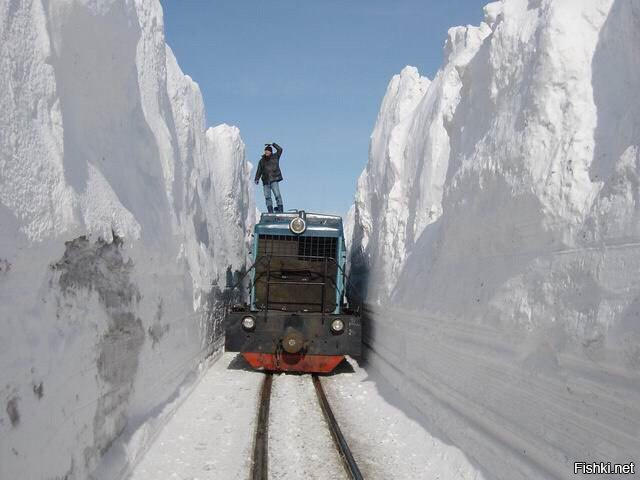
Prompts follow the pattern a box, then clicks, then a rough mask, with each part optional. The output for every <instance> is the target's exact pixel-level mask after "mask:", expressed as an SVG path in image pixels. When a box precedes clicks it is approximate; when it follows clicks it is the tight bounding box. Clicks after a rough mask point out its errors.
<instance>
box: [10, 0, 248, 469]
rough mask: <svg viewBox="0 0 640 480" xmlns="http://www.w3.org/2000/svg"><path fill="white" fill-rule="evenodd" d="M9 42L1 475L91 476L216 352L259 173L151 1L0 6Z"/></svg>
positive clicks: (63, 0) (19, 0)
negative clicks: (212, 113)
mask: <svg viewBox="0 0 640 480" xmlns="http://www.w3.org/2000/svg"><path fill="white" fill-rule="evenodd" d="M0 49H1V52H0V324H1V325H2V328H1V329H0V365H1V368H0V404H1V408H0V412H1V413H0V477H2V478H34V479H36V478H68V479H74V478H75V479H81V478H87V477H88V475H89V474H90V473H91V472H92V471H94V470H95V469H96V467H97V466H98V465H99V463H100V460H101V458H102V457H103V455H104V454H105V452H107V451H108V450H109V449H110V447H111V446H112V445H113V444H114V441H115V439H116V438H117V437H118V436H119V435H120V434H121V432H123V431H124V430H125V429H127V431H133V430H134V429H135V426H136V425H137V424H139V423H140V422H141V421H143V420H144V418H145V416H147V415H148V414H149V412H151V411H153V410H155V409H157V408H158V407H159V406H161V405H162V404H163V403H165V402H166V401H167V400H168V399H169V398H170V397H171V395H173V394H174V393H175V392H176V390H177V388H178V387H179V385H180V384H181V383H183V382H184V380H185V378H186V377H187V376H188V374H189V373H190V372H192V371H193V370H194V368H195V367H196V366H197V364H198V363H199V362H200V361H201V359H202V358H203V357H204V356H205V355H206V354H207V353H208V352H210V351H211V350H212V349H213V348H215V347H216V346H217V345H218V344H219V342H218V339H219V334H220V325H219V312H218V311H217V310H216V308H215V307H216V305H218V304H219V302H220V289H221V288H222V287H223V285H224V282H225V280H226V277H227V271H228V270H230V271H231V272H233V271H234V270H239V269H242V268H243V266H244V258H243V255H244V254H243V252H244V251H245V250H244V248H243V242H244V241H245V240H246V232H247V230H248V229H250V225H251V223H252V222H253V219H254V215H255V214H254V212H255V207H254V205H253V203H252V198H253V196H252V195H250V194H249V178H248V171H249V169H250V165H249V164H248V163H247V162H246V161H245V156H244V145H243V143H242V140H241V139H240V135H239V132H238V130H237V129H235V128H233V127H228V126H220V127H217V128H214V129H210V130H209V131H207V132H205V116H204V107H203V102H202V98H201V94H200V91H199V88H198V86H197V84H195V83H194V82H193V81H192V80H191V79H190V78H189V77H188V76H186V75H184V74H183V73H182V72H181V71H180V68H179V67H178V65H177V62H176V60H175V58H174V56H173V54H172V53H171V51H170V50H169V49H168V48H167V46H166V45H165V41H164V32H163V19H162V11H161V8H160V5H159V3H158V2H157V1H156V0H136V1H125V2H122V1H116V0H100V1H98V2H96V1H88V0H87V1H84V0H73V1H72V0H60V1H55V2H39V1H31V0H13V1H9V2H1V3H0ZM112 450H113V448H112Z"/></svg>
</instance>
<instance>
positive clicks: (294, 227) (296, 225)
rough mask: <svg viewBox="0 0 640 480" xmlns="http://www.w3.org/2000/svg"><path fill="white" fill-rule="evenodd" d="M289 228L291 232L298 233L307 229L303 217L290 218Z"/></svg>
mask: <svg viewBox="0 0 640 480" xmlns="http://www.w3.org/2000/svg"><path fill="white" fill-rule="evenodd" d="M289 229H290V230H291V231H292V232H293V233H295V234H297V235H300V234H301V233H304V231H305V230H306V229H307V222H305V221H304V218H301V217H296V218H294V219H293V220H291V223H290V224H289Z"/></svg>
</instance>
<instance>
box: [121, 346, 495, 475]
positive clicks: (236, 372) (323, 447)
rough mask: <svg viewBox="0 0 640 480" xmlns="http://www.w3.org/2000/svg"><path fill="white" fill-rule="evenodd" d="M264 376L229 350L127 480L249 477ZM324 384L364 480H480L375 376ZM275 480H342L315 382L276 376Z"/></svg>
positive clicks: (366, 373) (352, 372)
mask: <svg viewBox="0 0 640 480" xmlns="http://www.w3.org/2000/svg"><path fill="white" fill-rule="evenodd" d="M262 378H263V374H262V373H259V372H253V371H251V370H250V367H249V366H248V365H247V364H246V363H245V362H243V361H242V360H241V359H240V357H239V356H237V354H235V353H225V354H224V355H223V356H222V358H221V359H220V360H219V361H218V362H217V363H215V364H214V365H213V366H212V367H211V368H210V369H209V370H208V371H207V372H206V373H205V374H204V377H203V379H202V380H201V381H200V383H199V384H198V385H197V387H196V388H195V389H194V390H193V393H191V395H190V396H189V397H188V398H187V399H186V400H185V401H184V403H183V404H182V406H181V407H180V408H179V409H178V410H177V412H176V413H175V415H174V416H173V417H172V418H171V420H170V421H169V422H168V423H167V424H166V426H165V427H164V429H163V430H162V432H161V433H160V434H159V435H158V437H157V438H156V440H155V442H154V443H153V444H152V445H151V447H150V449H149V451H148V453H147V454H146V455H145V456H144V458H143V459H142V461H140V463H139V464H138V465H137V466H136V468H135V470H134V471H133V473H132V475H131V477H130V478H131V480H146V479H154V480H156V479H157V480H162V479H171V478H193V479H197V478H201V479H204V478H210V479H221V480H222V479H234V478H238V479H240V478H247V476H248V474H249V470H250V467H251V456H252V452H253V450H252V447H253V444H252V442H253V435H254V431H255V420H256V415H257V411H258V398H259V394H260V386H261V384H262ZM321 380H322V383H323V386H324V388H325V390H326V392H327V396H328V398H329V402H330V403H331V406H332V409H333V411H334V414H335V415H336V418H337V419H338V421H339V422H340V427H341V430H342V432H343V434H344V435H345V437H346V439H347V441H348V442H349V446H350V447H351V449H352V452H353V454H354V457H355V459H356V461H357V462H358V465H359V467H360V468H361V470H362V472H363V475H365V478H368V479H372V480H376V479H379V480H387V479H409V478H415V479H422V478H424V479H427V478H429V479H430V478H441V479H450V480H472V479H473V480H481V479H482V478H483V477H482V474H481V473H479V472H478V471H477V469H476V468H474V467H473V466H472V465H471V463H470V462H469V460H468V459H467V458H466V457H465V456H464V454H463V453H462V452H461V451H460V450H459V449H458V448H456V447H453V446H451V445H447V443H446V442H444V441H443V440H442V439H440V438H437V437H434V436H433V435H432V434H431V433H429V431H428V429H427V428H426V427H427V423H426V422H427V420H426V419H425V418H424V417H422V416H421V415H420V414H419V413H418V411H417V410H416V409H414V408H413V407H412V406H411V405H410V404H409V403H408V402H406V401H405V400H403V399H402V397H401V396H400V395H399V394H398V392H397V391H396V390H394V389H393V388H392V387H391V386H390V385H389V384H388V383H387V382H386V380H384V378H382V377H381V376H380V375H379V374H378V373H377V372H375V370H369V369H367V370H364V369H363V368H361V367H360V366H359V365H358V364H357V363H356V362H354V361H350V363H349V364H346V365H342V366H340V367H339V370H338V372H337V373H336V374H334V375H331V376H327V377H322V379H321ZM269 476H270V478H274V479H276V478H277V479H287V480H294V479H300V478H304V479H315V480H335V479H339V478H346V475H345V471H344V467H343V466H342V465H341V463H340V460H339V457H338V454H337V451H336V449H335V447H334V445H333V440H332V438H331V434H330V433H329V430H328V427H327V425H326V422H325V420H324V417H323V415H322V411H321V410H320V406H319V403H318V400H317V397H316V393H315V389H314V387H313V383H312V382H311V376H310V375H295V374H280V375H275V376H274V379H273V389H272V395H271V411H270V417H269Z"/></svg>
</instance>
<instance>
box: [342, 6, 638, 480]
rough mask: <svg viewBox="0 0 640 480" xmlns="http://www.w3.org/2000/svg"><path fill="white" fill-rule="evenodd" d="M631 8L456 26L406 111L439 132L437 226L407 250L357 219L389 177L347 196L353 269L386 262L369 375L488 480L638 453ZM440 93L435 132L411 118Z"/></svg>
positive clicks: (489, 10)
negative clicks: (364, 257) (375, 371)
mask: <svg viewBox="0 0 640 480" xmlns="http://www.w3.org/2000/svg"><path fill="white" fill-rule="evenodd" d="M639 8H640V7H638V5H637V2H633V1H630V0H617V1H614V0H600V1H594V2H579V1H566V2H554V1H551V0H541V1H535V2H533V1H525V0H505V1H503V2H496V3H493V4H490V5H488V6H487V7H485V13H486V15H485V21H484V23H483V24H482V25H481V26H480V27H479V28H473V27H467V28H461V27H460V28H456V29H451V30H450V32H449V41H448V42H447V51H446V53H447V55H446V64H445V66H444V67H443V68H442V69H441V71H440V72H439V73H438V76H437V77H436V79H435V80H434V82H433V83H432V84H431V86H430V87H429V89H428V91H427V92H426V94H425V97H424V100H423V101H422V103H421V105H420V106H418V107H417V108H416V109H415V112H423V113H424V115H423V116H422V118H421V119H420V120H419V121H417V120H414V123H413V124H414V125H417V124H418V123H421V124H422V126H421V130H420V132H422V133H418V132H419V130H415V132H416V135H417V137H419V138H418V139H416V141H417V142H428V141H433V137H432V136H431V135H432V134H433V132H434V130H433V129H432V127H435V131H439V132H440V133H441V135H440V137H439V138H440V139H441V140H442V141H441V142H437V143H438V144H439V145H440V147H441V148H440V149H439V151H440V152H446V153H444V154H443V156H442V157H441V158H442V161H443V163H444V164H445V165H446V166H445V173H444V175H443V176H442V177H440V178H441V182H440V183H439V184H438V183H437V182H435V180H434V179H435V178H436V176H432V183H431V184H430V183H428V182H426V183H425V182H423V183H422V184H421V186H420V188H418V189H416V190H414V191H413V192H412V193H411V194H410V196H411V195H415V196H416V198H424V197H425V196H426V195H427V194H426V193H425V192H424V191H422V190H421V188H424V189H427V190H430V189H432V192H431V193H430V194H431V195H434V192H438V191H439V192H441V195H442V196H441V202H442V203H441V210H440V213H439V217H438V214H436V215H435V216H436V217H438V218H437V220H436V221H435V222H432V223H429V224H427V226H426V227H423V230H422V233H421V234H419V235H418V236H416V237H415V241H414V243H413V244H412V245H411V248H410V249H409V250H407V249H406V244H404V245H403V244H402V243H398V242H397V241H396V240H395V238H394V237H393V236H391V237H390V236H389V234H388V232H387V231H385V229H384V227H380V226H376V227H374V226H373V223H374V220H371V218H372V217H375V216H374V215H371V212H376V211H377V210H374V209H372V208H371V207H364V208H361V207H360V204H363V205H374V202H373V201H368V203H367V201H362V199H363V198H364V199H366V198H379V197H380V196H382V197H383V198H385V197H387V196H388V197H389V198H391V196H392V192H393V187H392V186H390V185H388V184H387V183H385V182H386V177H385V175H386V170H385V169H391V168H392V165H393V162H392V161H391V160H390V159H387V160H386V161H387V162H388V163H389V166H388V167H385V168H378V169H372V168H370V167H369V166H368V167H367V170H366V172H365V174H363V178H364V181H362V180H361V182H360V185H359V191H358V194H357V195H358V197H357V201H356V233H355V234H354V246H353V249H352V255H353V254H357V253H358V252H365V253H366V252H367V251H370V252H372V251H374V250H371V249H372V248H373V246H375V245H377V244H388V245H390V246H388V247H386V248H389V249H390V250H392V251H393V252H394V253H393V254H389V255H388V256H386V257H385V259H384V260H379V259H378V257H376V259H375V262H374V260H370V261H369V264H368V265H369V267H370V268H371V271H370V272H369V279H370V287H369V300H370V301H371V302H372V303H375V302H376V301H377V302H379V303H380V305H381V306H380V307H374V312H375V313H374V315H373V317H372V319H371V328H370V331H371V332H372V333H371V335H372V336H371V338H370V339H369V341H370V342H371V345H372V348H373V351H372V352H371V358H372V361H373V362H374V364H375V365H377V366H378V367H380V368H381V369H382V370H383V371H386V372H387V373H388V377H389V379H390V380H391V381H392V382H394V383H396V384H397V385H398V387H399V388H401V390H402V391H403V392H404V394H405V395H406V396H407V397H408V398H409V399H410V400H411V401H412V402H413V403H414V405H416V406H417V407H418V408H419V409H420V410H421V411H422V412H423V413H424V414H425V415H426V416H427V417H429V419H430V421H431V422H433V423H434V424H436V425H438V426H439V427H440V428H442V429H443V430H444V431H446V433H447V436H448V437H449V438H450V439H451V440H452V441H453V442H454V443H456V444H457V445H459V446H461V447H462V448H463V450H464V451H466V452H467V453H468V454H470V455H472V456H473V457H474V458H475V459H476V460H477V461H478V462H479V464H480V465H481V466H482V467H483V468H484V469H486V470H487V472H488V473H489V474H490V476H491V477H494V478H570V477H571V476H573V462H574V461H619V462H628V461H632V460H633V456H634V455H635V453H634V452H637V451H638V450H639V449H640V444H639V443H638V442H639V441H640V440H639V439H640V409H639V407H638V405H640V390H639V387H638V385H640V382H639V380H640V377H638V371H639V370H638V366H639V365H640V364H639V363H638V359H639V358H640V357H639V352H640V335H639V333H640V332H639V329H638V325H639V324H640V323H639V322H638V320H637V318H638V305H640V302H639V301H638V298H640V287H639V286H638V285H637V282H636V281H635V278H636V277H637V271H638V268H639V267H640V250H639V249H638V245H639V244H640V242H638V218H639V217H638V200H639V199H638V187H637V185H638V171H637V169H638V160H639V157H638V143H639V142H640V129H639V127H638V126H639V125H640V121H639V118H640V117H639V115H640V104H638V101H637V100H636V97H637V95H635V87H634V85H636V84H637V83H638V80H639V71H640V70H639V65H640V59H639V57H638V56H637V55H636V52H635V49H636V46H637V45H638V44H639V40H640V39H639V37H638V32H639V31H640V29H639V25H640V23H639V19H640V15H639V14H640V11H639ZM446 85H449V86H450V90H449V93H445V91H444V89H445V86H446ZM435 96H441V98H442V99H443V101H442V103H441V104H440V105H441V106H443V107H444V108H442V112H443V115H442V116H438V115H434V114H433V113H434V112H435V111H432V112H431V113H430V112H429V111H428V110H426V109H425V110H422V109H421V107H422V106H423V105H427V103H428V102H427V99H428V98H430V97H435ZM382 114H383V112H381V115H382ZM415 116H416V114H414V117H415ZM441 126H442V130H441V129H440V128H441ZM372 145H373V143H372ZM392 146H393V142H392V141H391V140H390V141H389V149H391V148H392ZM373 151H374V149H373V148H372V152H373ZM415 152H419V150H413V151H411V150H405V155H407V156H413V155H415V154H416V153H415ZM427 157H428V158H431V161H433V160H434V159H435V158H436V157H435V156H433V153H432V152H430V153H428V154H427ZM405 161H406V163H407V164H410V163H411V162H413V165H417V160H416V159H413V160H411V161H408V160H405ZM373 171H376V172H378V173H376V174H375V175H378V177H375V176H374V175H371V172H373ZM379 175H382V177H379ZM420 176H421V175H420V174H419V170H417V169H414V170H412V171H411V172H410V174H408V175H407V177H408V178H411V177H415V178H419V177H420ZM408 185H411V181H410V180H409V181H408V182H407V183H406V184H405V187H404V188H406V189H408ZM407 191H410V190H409V189H408V190H407ZM408 201H409V202H411V201H412V200H408ZM413 201H414V202H415V203H413V204H411V203H410V205H412V206H411V207H409V210H410V211H409V213H408V215H409V216H411V215H414V216H415V217H416V218H419V217H420V216H421V215H423V216H424V215H425V213H426V209H425V208H424V207H425V206H426V204H425V203H422V204H420V203H419V202H416V201H415V200H413ZM358 202H360V204H359V203H358ZM418 205H422V207H418ZM359 210H361V211H359ZM414 210H415V211H414ZM382 211H384V210H382ZM362 212H364V214H363V213H362ZM367 213H368V214H369V217H367V216H366V214H367ZM367 219H369V220H367ZM367 227H369V230H366V228H367ZM358 229H360V231H361V232H365V234H363V233H360V234H359V233H358ZM397 231H400V229H398V230H397ZM416 231H417V230H416ZM358 235H360V236H358ZM407 238H408V235H407ZM394 242H396V243H394ZM376 248H378V247H376ZM378 251H379V252H382V251H383V250H378ZM394 256H395V258H401V257H402V256H404V262H403V263H402V264H401V265H402V266H401V271H400V272H399V274H398V275H396V277H395V278H397V281H392V282H391V285H388V286H386V288H387V289H388V291H390V292H391V298H390V300H389V301H388V302H385V300H384V297H383V296H381V295H380V294H379V293H378V292H379V289H380V288H385V287H384V286H379V285H378V284H379V283H380V282H381V280H382V279H383V278H385V275H386V274H388V272H392V270H389V269H387V270H385V268H388V267H385V264H386V262H393V261H394ZM357 259H358V258H357V255H356V256H352V262H353V265H354V266H353V267H352V268H355V265H356V261H357ZM387 259H388V260H387ZM387 278H388V277H387ZM391 278H392V279H393V276H391ZM390 365H392V366H393V368H391V367H390ZM398 370H399V371H401V372H403V374H402V375H401V376H398V375H397V372H398ZM603 459H605V460H603Z"/></svg>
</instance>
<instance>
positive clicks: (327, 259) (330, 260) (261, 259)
mask: <svg viewBox="0 0 640 480" xmlns="http://www.w3.org/2000/svg"><path fill="white" fill-rule="evenodd" d="M273 258H297V259H301V260H323V261H324V263H325V265H324V266H326V264H327V263H333V264H335V265H336V267H337V268H338V270H339V271H340V272H341V273H342V275H343V276H344V278H345V288H344V290H345V291H346V289H347V287H349V288H350V291H351V292H353V293H355V295H356V301H357V305H362V304H363V303H364V301H363V298H362V294H361V292H360V291H359V289H358V288H356V286H355V285H354V284H353V282H352V281H351V278H350V276H349V275H347V273H346V270H345V268H343V267H342V266H341V265H340V263H339V262H338V261H337V260H336V259H335V258H333V257H323V256H318V255H284V254H282V255H275V254H271V253H268V254H265V255H260V257H258V258H257V259H256V260H255V261H254V262H253V263H252V264H251V266H250V267H249V268H248V269H247V270H246V271H245V272H244V273H243V275H242V276H241V277H240V278H239V279H238V281H237V282H236V283H235V284H233V285H231V286H227V287H225V289H230V290H234V289H236V288H238V287H239V286H240V285H242V282H244V280H245V278H246V277H247V275H249V274H250V273H251V271H252V270H255V269H256V267H257V266H258V265H259V264H260V263H262V262H264V261H265V260H266V261H268V263H269V264H270V263H271V261H272V259H273ZM268 268H269V273H271V270H270V265H269V267H268ZM313 273H315V272H313ZM263 275H264V273H262V274H260V275H259V278H261V277H262V276H263ZM267 278H268V277H267ZM323 278H324V280H325V282H326V273H325V274H324V275H323ZM256 281H257V279H256V280H255V281H254V282H253V285H255V283H256ZM330 282H331V285H332V286H333V287H334V288H337V284H336V282H335V279H334V278H330ZM267 283H268V282H267ZM276 283H277V282H276ZM299 284H300V285H309V283H307V282H299ZM253 285H252V287H253ZM323 301H324V295H323ZM273 303H275V302H273Z"/></svg>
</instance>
